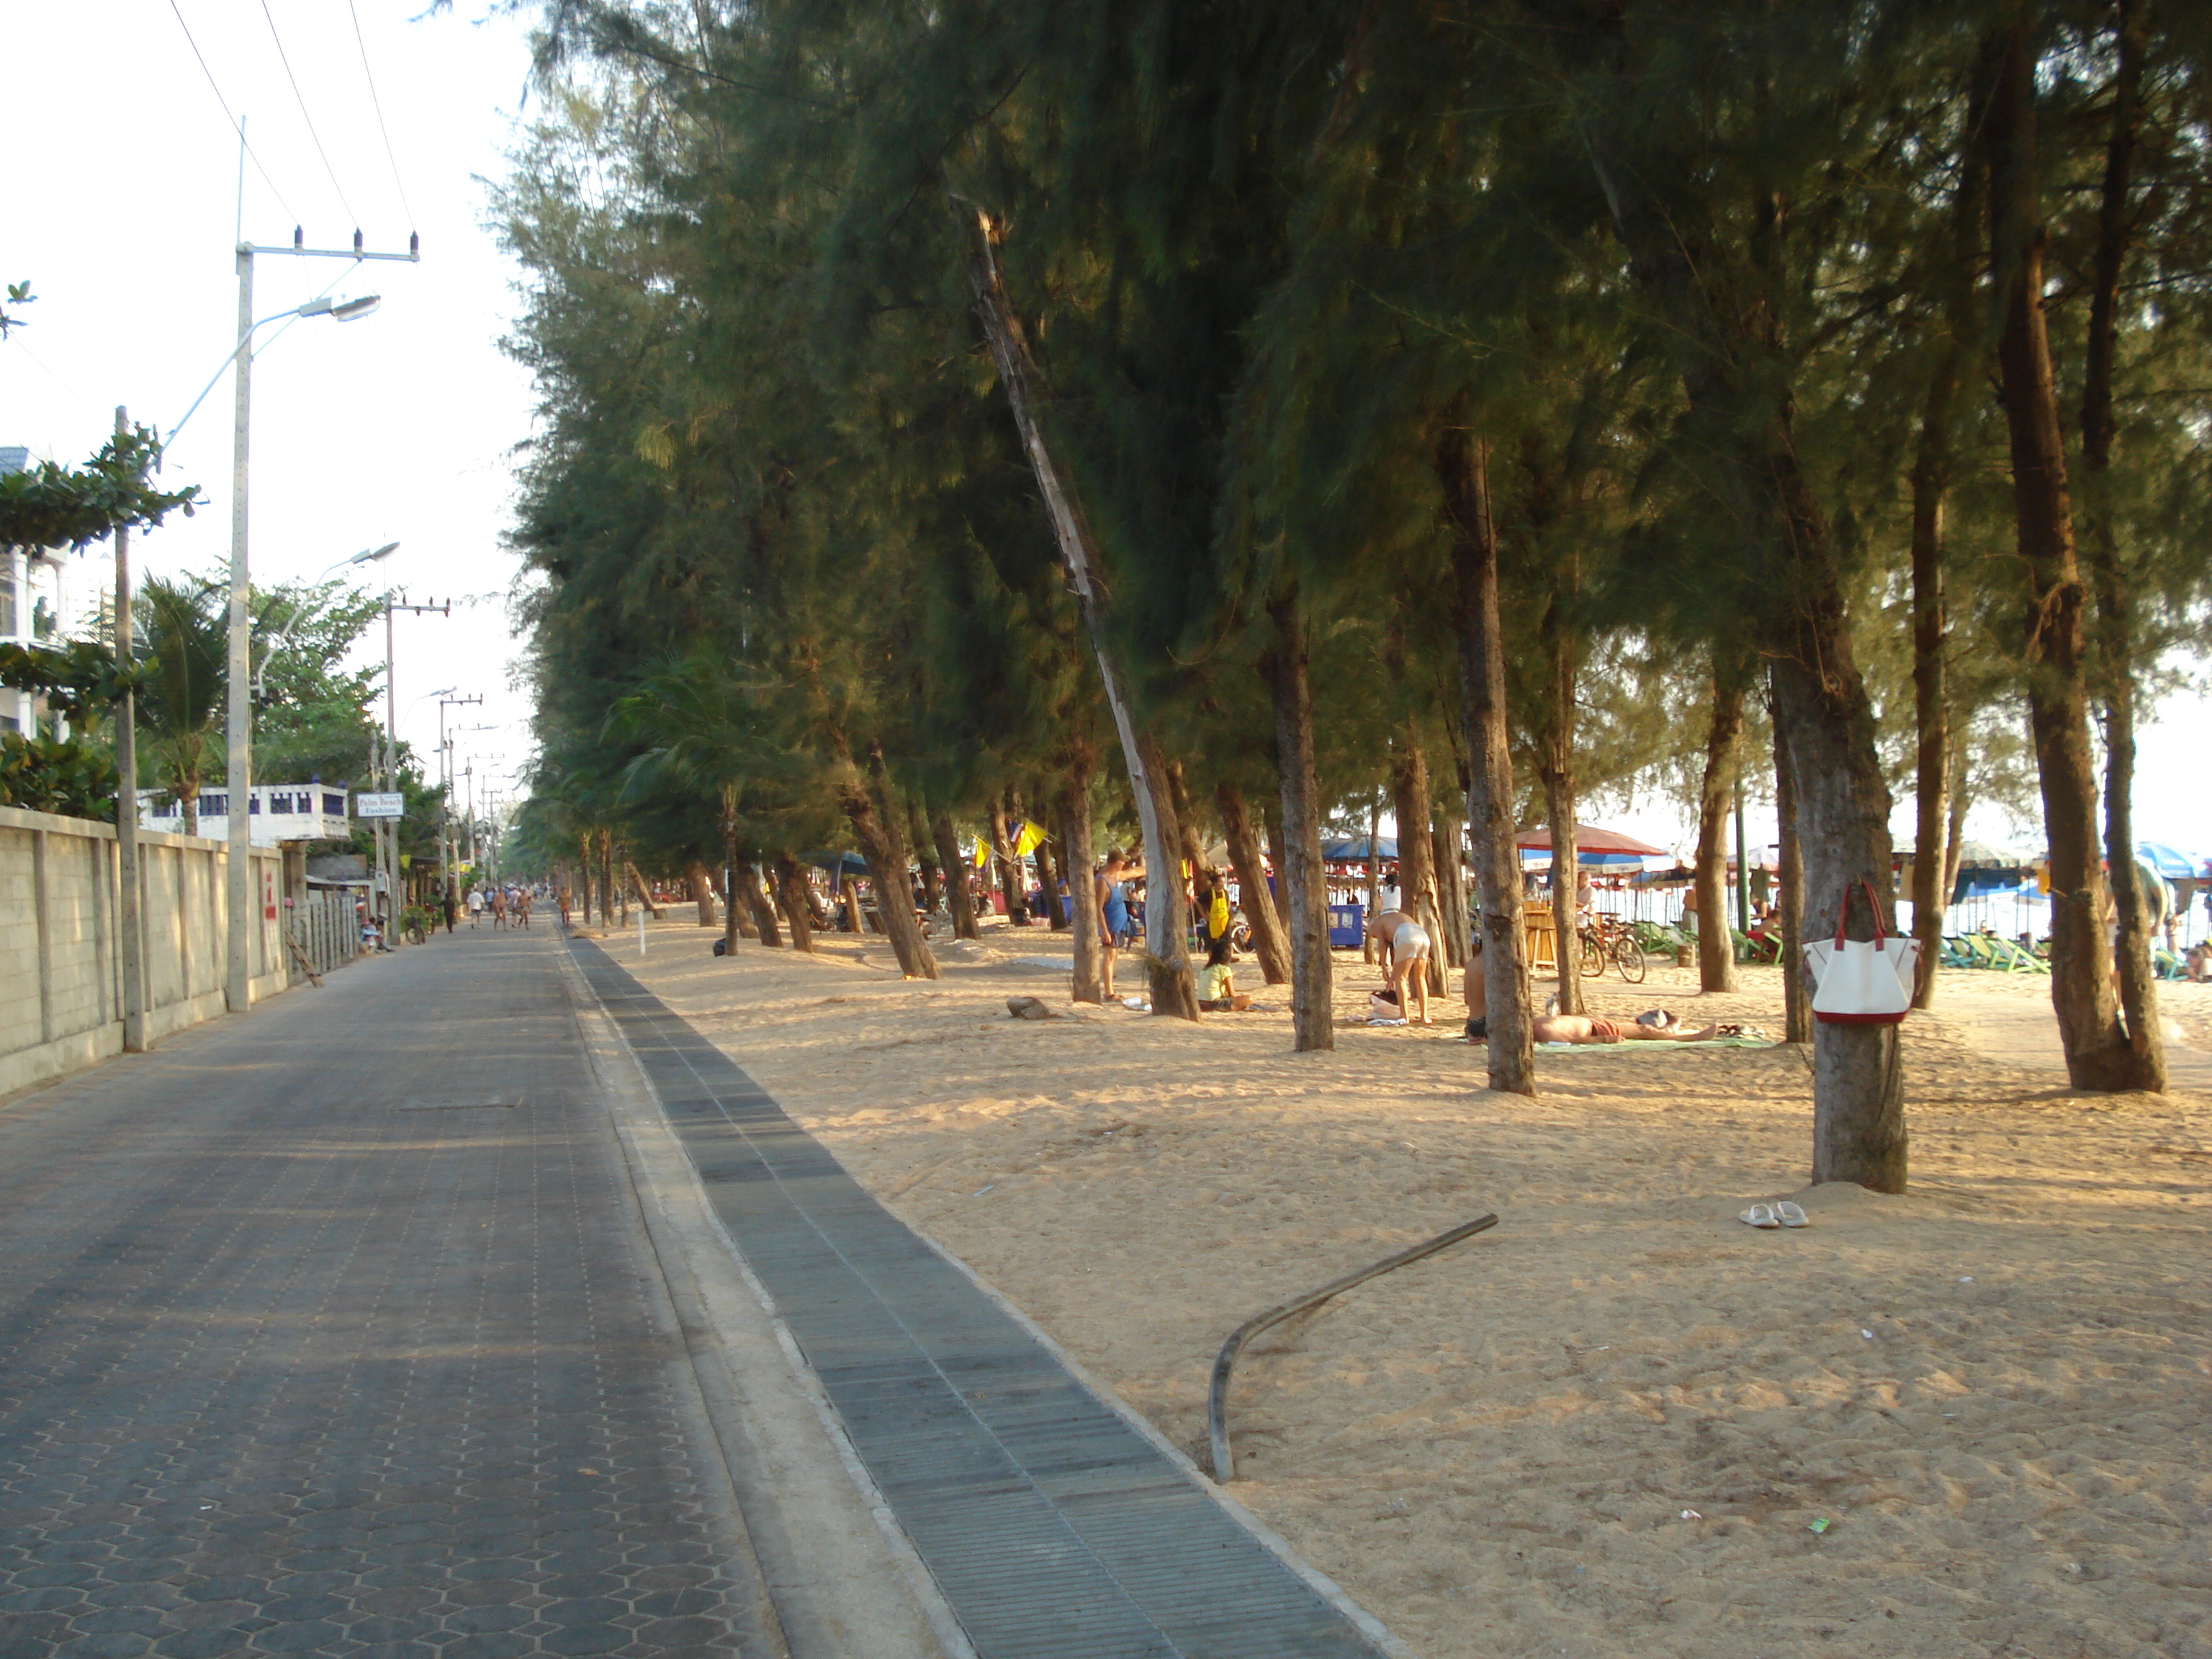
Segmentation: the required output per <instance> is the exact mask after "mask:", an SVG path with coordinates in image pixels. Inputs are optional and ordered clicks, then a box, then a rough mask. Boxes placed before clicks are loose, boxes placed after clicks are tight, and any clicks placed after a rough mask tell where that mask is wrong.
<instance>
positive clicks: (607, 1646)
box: [538, 1625, 635, 1656]
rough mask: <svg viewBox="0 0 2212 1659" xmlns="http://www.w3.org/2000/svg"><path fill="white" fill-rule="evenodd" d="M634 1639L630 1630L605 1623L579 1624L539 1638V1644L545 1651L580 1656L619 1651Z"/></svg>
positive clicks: (627, 1646)
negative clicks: (613, 1628)
mask: <svg viewBox="0 0 2212 1659" xmlns="http://www.w3.org/2000/svg"><path fill="white" fill-rule="evenodd" d="M634 1639H635V1638H634V1636H633V1633H632V1632H629V1631H626V1630H611V1629H609V1628H608V1627H607V1626H605V1625H578V1626H571V1627H570V1628H568V1629H566V1630H556V1631H554V1632H552V1633H550V1635H546V1636H542V1637H540V1638H538V1648H539V1650H541V1651H543V1652H545V1653H557V1654H562V1655H570V1656H580V1655H585V1654H596V1653H618V1652H621V1651H623V1650H625V1649H628V1648H629V1647H630V1646H631V1644H632V1643H633V1641H634Z"/></svg>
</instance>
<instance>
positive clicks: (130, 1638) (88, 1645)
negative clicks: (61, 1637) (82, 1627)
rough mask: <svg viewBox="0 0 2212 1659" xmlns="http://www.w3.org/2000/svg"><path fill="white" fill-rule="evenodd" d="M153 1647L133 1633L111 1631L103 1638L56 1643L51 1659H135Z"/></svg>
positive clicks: (78, 1638)
mask: <svg viewBox="0 0 2212 1659" xmlns="http://www.w3.org/2000/svg"><path fill="white" fill-rule="evenodd" d="M153 1645H154V1644H153V1643H151V1642H150V1641H149V1640H148V1639H147V1638H144V1637H143V1636H141V1635H139V1634H138V1633H137V1632H135V1631H111V1632H108V1633H107V1634H106V1635H105V1636H80V1637H76V1638H74V1639H72V1640H70V1641H67V1642H59V1643H57V1644H55V1645H54V1650H53V1659H137V1656H138V1655H140V1654H142V1653H145V1652H149V1651H150V1650H151V1649H152V1648H153Z"/></svg>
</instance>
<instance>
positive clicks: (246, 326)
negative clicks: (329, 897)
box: [172, 134, 422, 1013]
mask: <svg viewBox="0 0 2212 1659" xmlns="http://www.w3.org/2000/svg"><path fill="white" fill-rule="evenodd" d="M240 142H241V144H242V143H243V135H242V134H241V136H240ZM258 253H289V254H291V255H293V256H294V257H295V258H306V259H351V260H353V261H354V262H355V263H356V264H362V263H364V262H366V261H368V260H371V259H384V260H398V261H400V262H403V263H405V264H421V263H422V238H421V237H419V236H410V237H409V238H408V239H407V252H404V253H371V252H368V251H367V250H365V249H364V248H363V247H362V237H361V232H360V231H358V230H356V231H355V232H354V234H353V246H352V247H351V248H350V249H341V248H320V247H309V246H307V238H306V235H305V234H304V233H302V232H301V229H300V228H299V227H298V226H296V225H295V226H294V227H293V229H292V245H291V246H289V247H281V246H279V247H261V246H256V245H255V244H253V243H252V242H248V241H244V240H241V241H240V243H239V244H238V248H237V257H238V349H237V350H236V351H235V352H234V354H233V355H234V357H235V358H236V360H237V363H238V384H237V387H236V390H235V393H234V403H233V407H232V412H231V455H230V649H229V653H228V656H229V663H228V669H229V672H228V680H229V687H230V696H229V703H230V707H229V710H228V720H227V721H226V723H225V724H226V731H225V738H226V742H225V745H224V777H225V783H226V786H227V787H228V791H229V806H230V816H229V825H228V836H229V842H228V851H227V852H226V853H225V854H224V855H223V864H224V869H225V872H226V874H227V877H228V880H227V881H226V883H225V896H226V899H227V907H226V917H225V920H226V923H227V926H226V927H225V930H224V931H225V939H224V974H223V1000H224V1001H225V1002H226V1003H227V1004H228V1006H229V1008H230V1011H231V1012H233V1013H244V1012H246V1007H247V1006H248V1005H249V1004H250V1003H251V1002H252V955H251V947H250V941H251V939H252V931H251V921H250V918H251V917H252V913H253V878H252V864H253V857H252V843H251V841H250V839H249V838H250V836H251V835H252V821H251V819H250V818H249V817H247V812H248V808H249V801H248V796H249V795H250V793H252V784H253V760H252V756H253V699H252V694H251V690H250V687H251V686H252V680H253V662H252V655H253V649H252V617H251V615H250V606H249V601H250V600H251V599H252V578H251V575H250V573H249V571H248V568H247V563H246V487H247V484H248V483H249V481H250V479H251V477H252V467H251V464H250V455H249V444H250V440H251V438H252V410H253V331H254V329H255V328H256V327H257V326H258V325H257V324H256V323H255V322H254V320H253V258H254V256H255V255H256V254H258ZM316 303H319V304H320V305H321V306H322V307H323V308H322V311H321V312H319V313H317V314H320V315H330V316H335V317H339V318H340V319H341V320H344V319H348V317H349V315H350V314H362V313H359V312H357V311H356V312H352V313H349V312H348V310H347V309H346V308H344V307H331V306H330V304H329V303H328V302H327V301H320V302H316ZM369 309H374V307H373V306H371V307H369ZM300 314H301V315H305V314H307V313H306V311H305V308H304V307H303V308H302V309H301V313H300ZM202 395H205V394H202ZM194 407H195V408H197V404H195V405H194ZM190 418H191V412H190V411H189V410H187V411H186V414H185V419H187V420H189V419H190ZM183 423H184V422H181V421H180V422H178V424H179V426H181V425H183ZM173 436H174V434H172V437H173Z"/></svg>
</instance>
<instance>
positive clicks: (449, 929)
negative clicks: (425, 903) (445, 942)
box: [438, 885, 461, 939]
mask: <svg viewBox="0 0 2212 1659" xmlns="http://www.w3.org/2000/svg"><path fill="white" fill-rule="evenodd" d="M438 908H440V909H441V910H442V911H444V912H445V913H446V934H447V938H449V939H450V938H451V937H452V936H453V918H454V916H455V915H458V914H459V911H460V908H461V906H460V901H459V900H458V899H456V898H455V897H454V896H453V888H452V887H451V886H450V885H448V886H447V889H446V890H445V891H444V892H443V893H441V895H439V897H438Z"/></svg>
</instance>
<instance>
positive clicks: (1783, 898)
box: [1774, 720, 1813, 1042]
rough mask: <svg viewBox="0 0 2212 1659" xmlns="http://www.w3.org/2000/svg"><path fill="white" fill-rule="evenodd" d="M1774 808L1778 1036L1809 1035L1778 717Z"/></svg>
mask: <svg viewBox="0 0 2212 1659" xmlns="http://www.w3.org/2000/svg"><path fill="white" fill-rule="evenodd" d="M1774 812H1775V817H1776V819H1777V820H1778V824H1779V828H1778V830H1777V831H1776V835H1775V839H1776V841H1777V842H1778V843H1779V846H1778V848H1777V856H1776V860H1775V862H1776V864H1777V865H1778V868H1777V869H1776V871H1775V884H1776V886H1777V887H1778V888H1779V889H1780V891H1779V893H1778V895H1777V900H1776V902H1777V908H1778V909H1779V910H1780V911H1781V913H1782V1040H1783V1041H1784V1042H1811V1041H1812V1040H1813V993H1812V990H1811V987H1809V986H1808V983H1807V981H1806V977H1805V858H1804V854H1803V851H1802V848H1800V847H1799V846H1798V843H1797V775H1796V772H1795V771H1793V770H1792V769H1791V768H1790V746H1789V744H1788V742H1787V740H1786V739H1785V738H1784V737H1783V735H1782V722H1781V721H1779V720H1777V721H1775V722H1774Z"/></svg>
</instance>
